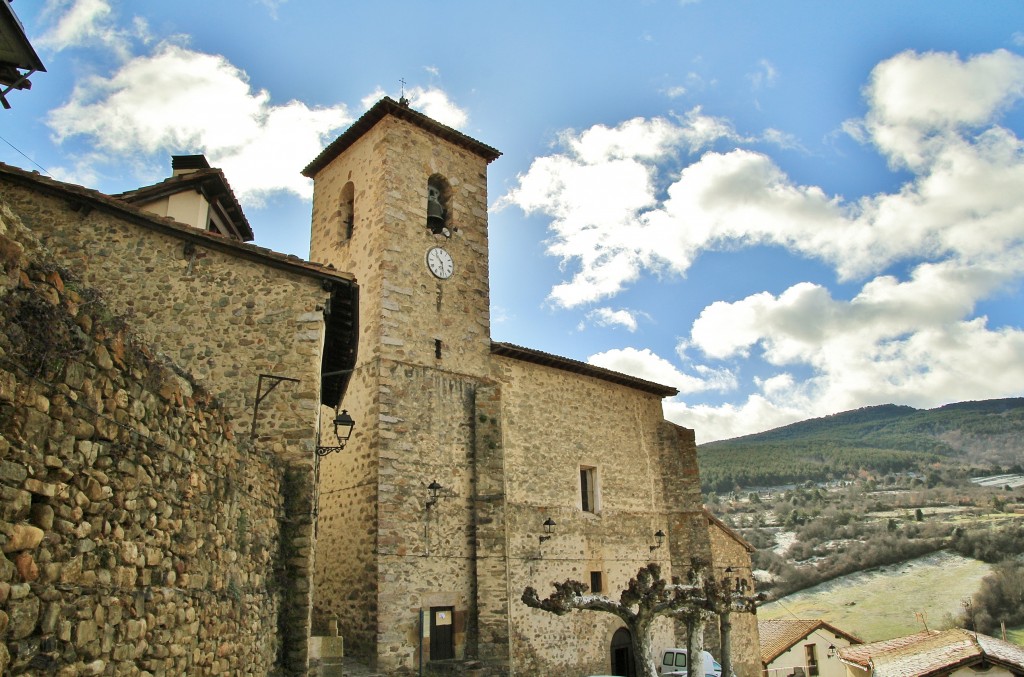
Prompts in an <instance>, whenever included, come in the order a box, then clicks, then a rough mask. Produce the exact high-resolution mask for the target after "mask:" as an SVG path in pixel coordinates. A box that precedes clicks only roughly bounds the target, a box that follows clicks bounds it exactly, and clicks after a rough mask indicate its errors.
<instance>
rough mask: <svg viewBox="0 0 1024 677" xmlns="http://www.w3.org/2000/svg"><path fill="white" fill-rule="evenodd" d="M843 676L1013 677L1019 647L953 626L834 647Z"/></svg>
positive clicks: (1023, 656)
mask: <svg viewBox="0 0 1024 677" xmlns="http://www.w3.org/2000/svg"><path fill="white" fill-rule="evenodd" d="M839 658H840V660H842V662H843V663H844V664H845V665H846V668H847V670H846V674H847V675H848V677H903V676H904V675H915V676H916V677H939V676H940V675H941V676H942V677H968V676H971V677H973V676H975V675H979V674H984V675H986V677H1011V676H1012V677H1016V676H1018V675H1024V647H1020V646H1018V645H1016V644H1011V643H1010V642H1006V641H1003V640H1001V639H996V638H995V637H989V636H988V635H983V634H981V633H978V632H972V631H970V630H964V629H963V628H952V629H950V630H923V631H922V632H918V633H915V634H913V635H907V636H905V637H897V638H895V639H887V640H884V641H881V642H871V643H870V644H861V645H859V646H850V647H845V648H843V649H840V650H839Z"/></svg>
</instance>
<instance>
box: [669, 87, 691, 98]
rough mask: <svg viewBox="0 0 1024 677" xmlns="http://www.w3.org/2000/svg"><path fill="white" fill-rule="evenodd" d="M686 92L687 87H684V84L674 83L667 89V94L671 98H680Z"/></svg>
mask: <svg viewBox="0 0 1024 677" xmlns="http://www.w3.org/2000/svg"><path fill="white" fill-rule="evenodd" d="M684 94H686V87H683V86H682V85H673V86H671V87H667V88H666V89H665V96H667V97H668V98H670V99H678V98H679V97H681V96H683V95H684Z"/></svg>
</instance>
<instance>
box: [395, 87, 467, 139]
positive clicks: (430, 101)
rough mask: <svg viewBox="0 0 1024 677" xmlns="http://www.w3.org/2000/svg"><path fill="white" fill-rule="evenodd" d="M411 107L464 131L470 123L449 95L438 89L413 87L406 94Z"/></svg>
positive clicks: (464, 112)
mask: <svg viewBox="0 0 1024 677" xmlns="http://www.w3.org/2000/svg"><path fill="white" fill-rule="evenodd" d="M406 96H407V97H408V98H409V105H410V106H412V107H413V108H415V109H416V110H418V111H420V112H421V113H423V114H424V115H426V116H428V117H431V118H434V119H435V120H437V121H438V122H440V123H442V124H446V125H448V126H449V127H453V128H455V129H462V128H464V127H465V126H466V123H467V122H469V115H468V114H467V113H466V111H464V110H463V109H461V108H459V107H458V106H456V105H455V103H454V102H453V101H452V100H451V99H449V98H448V94H447V93H446V92H445V91H444V90H442V89H438V88H436V87H413V88H411V89H409V90H408V91H407V92H406Z"/></svg>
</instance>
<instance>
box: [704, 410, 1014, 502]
mask: <svg viewBox="0 0 1024 677" xmlns="http://www.w3.org/2000/svg"><path fill="white" fill-rule="evenodd" d="M698 453H699V457H700V469H701V480H702V484H703V487H704V490H705V491H719V492H721V491H730V490H732V489H733V488H734V487H736V486H740V487H754V486H774V485H780V484H789V483H795V482H802V481H805V480H812V481H824V480H828V479H840V478H843V477H850V476H855V475H857V474H858V473H860V472H861V471H867V472H869V473H889V472H908V471H915V470H922V469H924V468H925V467H927V466H943V465H950V466H957V467H964V466H967V467H980V468H991V467H993V466H1001V467H1006V466H1017V468H1019V466H1020V463H1021V459H1022V458H1024V398H1012V399H1001V400H983V401H978V402H959V403H955V404H948V405H945V406H942V407H938V408H935V409H914V408H913V407H907V406H897V405H894V404H885V405H881V406H876V407H865V408H863V409H856V410H853V411H846V412H842V413H839V414H833V415H831V416H825V417H823V418H816V419H811V420H808V421H802V422H800V423H793V424H791V425H787V426H783V427H781V428H776V429H774V430H769V431H766V432H763V433H758V434H756V435H747V436H744V437H737V438H735V439H731V440H722V441H718V442H711V443H708V444H704V445H701V446H700V447H699V448H698Z"/></svg>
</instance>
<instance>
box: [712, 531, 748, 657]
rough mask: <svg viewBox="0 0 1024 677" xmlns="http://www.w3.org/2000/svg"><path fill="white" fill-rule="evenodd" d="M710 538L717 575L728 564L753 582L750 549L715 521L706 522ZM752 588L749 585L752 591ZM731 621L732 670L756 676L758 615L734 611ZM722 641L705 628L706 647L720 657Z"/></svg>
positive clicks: (714, 633)
mask: <svg viewBox="0 0 1024 677" xmlns="http://www.w3.org/2000/svg"><path fill="white" fill-rule="evenodd" d="M708 532H709V535H710V537H711V552H712V559H713V562H714V570H715V571H716V573H719V575H722V574H721V573H720V572H724V571H725V569H726V568H729V567H731V568H732V569H733V572H732V573H731V574H725V575H731V576H732V577H733V578H735V577H736V576H743V578H744V579H746V581H747V583H749V584H750V585H751V586H753V585H754V582H755V581H754V579H753V576H751V569H750V552H749V551H748V550H747V549H746V548H745V547H744V546H743V544H742V543H740V542H738V541H737V540H736V539H735V538H734V537H733V536H732V535H731V534H730V533H729V532H728V531H726V530H725V529H724V528H722V527H721V526H719V525H718V524H717V523H715V522H714V521H709V522H708ZM754 592H755V591H754V589H753V588H751V594H753V593H754ZM729 618H730V620H731V621H732V631H731V632H730V639H729V644H730V645H731V646H732V660H733V666H732V668H733V671H734V672H735V673H736V675H737V677H758V676H759V675H760V674H761V659H760V656H761V641H760V637H759V635H758V632H757V614H741V613H735V614H730V615H729ZM720 647H721V640H720V637H719V633H718V632H717V631H716V629H715V628H710V627H709V629H708V632H707V636H706V639H705V648H707V649H708V650H709V651H711V652H712V653H713V654H714V655H715V656H720V653H719V652H720Z"/></svg>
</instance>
